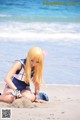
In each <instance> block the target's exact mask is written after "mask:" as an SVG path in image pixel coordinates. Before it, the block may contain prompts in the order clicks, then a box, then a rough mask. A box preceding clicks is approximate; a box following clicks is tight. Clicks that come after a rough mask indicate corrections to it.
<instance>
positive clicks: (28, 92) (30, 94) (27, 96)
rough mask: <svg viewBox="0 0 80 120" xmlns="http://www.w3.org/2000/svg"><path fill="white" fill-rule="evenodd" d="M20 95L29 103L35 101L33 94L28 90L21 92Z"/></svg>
mask: <svg viewBox="0 0 80 120" xmlns="http://www.w3.org/2000/svg"><path fill="white" fill-rule="evenodd" d="M21 95H22V96H23V97H25V98H27V99H29V100H30V101H32V102H33V101H34V100H35V95H34V94H33V93H31V91H29V90H23V91H22V92H21Z"/></svg>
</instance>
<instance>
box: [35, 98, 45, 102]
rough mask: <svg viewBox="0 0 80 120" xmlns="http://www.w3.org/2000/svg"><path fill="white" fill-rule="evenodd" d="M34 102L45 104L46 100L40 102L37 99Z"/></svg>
mask: <svg viewBox="0 0 80 120" xmlns="http://www.w3.org/2000/svg"><path fill="white" fill-rule="evenodd" d="M34 102H37V103H45V101H44V100H39V99H35V100H34Z"/></svg>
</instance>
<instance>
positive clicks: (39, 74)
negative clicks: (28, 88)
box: [25, 47, 44, 84]
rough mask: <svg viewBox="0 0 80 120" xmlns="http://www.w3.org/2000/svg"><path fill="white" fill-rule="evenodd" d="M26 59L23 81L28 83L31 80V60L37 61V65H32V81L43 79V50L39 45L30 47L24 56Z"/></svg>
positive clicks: (38, 81)
mask: <svg viewBox="0 0 80 120" xmlns="http://www.w3.org/2000/svg"><path fill="white" fill-rule="evenodd" d="M26 59H27V61H26V64H25V83H27V84H30V82H31V70H32V67H31V60H34V59H35V60H36V61H38V63H37V65H36V66H35V67H34V76H33V79H34V80H33V81H34V83H36V82H37V83H39V84H40V82H41V81H42V79H43V68H44V55H43V50H42V49H41V48H40V47H32V48H31V49H30V50H29V52H28V54H27V57H26Z"/></svg>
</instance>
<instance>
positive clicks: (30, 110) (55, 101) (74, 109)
mask: <svg viewBox="0 0 80 120" xmlns="http://www.w3.org/2000/svg"><path fill="white" fill-rule="evenodd" d="M2 88H3V84H1V85H0V90H2ZM41 91H44V92H46V93H47V94H48V96H49V102H46V103H42V104H41V103H31V102H30V101H26V100H25V99H24V98H21V99H17V100H15V101H14V102H13V103H11V104H8V103H4V102H1V101H0V118H1V109H3V108H10V109H11V110H12V120H80V86H78V85H47V86H46V87H44V86H42V87H41Z"/></svg>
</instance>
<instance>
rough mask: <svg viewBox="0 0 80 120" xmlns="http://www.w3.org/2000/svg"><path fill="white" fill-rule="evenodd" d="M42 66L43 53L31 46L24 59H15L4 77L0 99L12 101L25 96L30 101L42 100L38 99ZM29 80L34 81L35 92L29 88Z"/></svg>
mask: <svg viewBox="0 0 80 120" xmlns="http://www.w3.org/2000/svg"><path fill="white" fill-rule="evenodd" d="M43 68H44V55H43V51H42V49H41V48H40V47H32V48H31V49H30V50H29V52H28V55H27V57H26V59H21V60H19V61H17V62H16V63H15V64H14V65H13V67H12V68H11V69H10V71H9V72H8V74H7V75H6V77H5V82H6V86H5V88H4V91H3V94H2V95H0V100H2V101H5V102H13V101H14V100H15V99H17V98H20V97H25V98H27V99H29V100H31V101H32V102H33V101H35V102H43V101H42V100H39V99H38V94H39V91H40V82H41V80H42V74H43ZM31 80H32V81H33V83H34V88H35V94H33V93H32V92H31V90H30V82H31Z"/></svg>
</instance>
